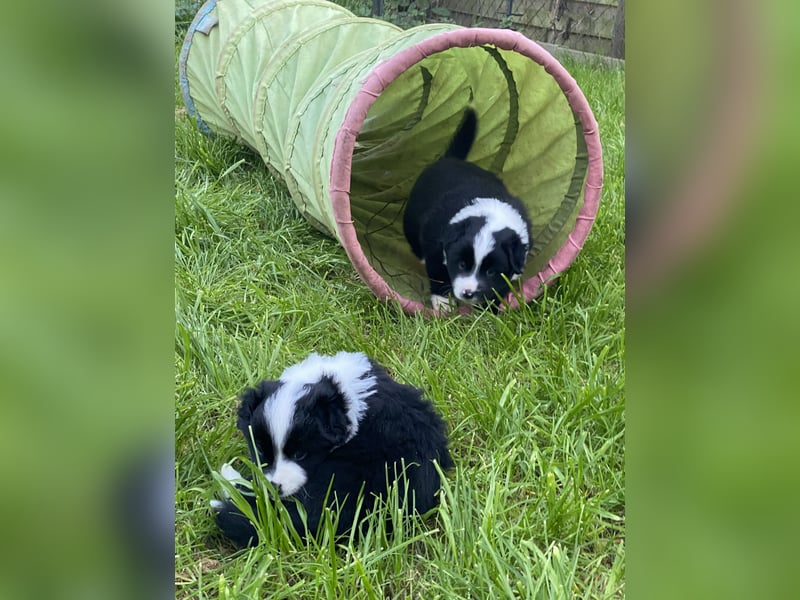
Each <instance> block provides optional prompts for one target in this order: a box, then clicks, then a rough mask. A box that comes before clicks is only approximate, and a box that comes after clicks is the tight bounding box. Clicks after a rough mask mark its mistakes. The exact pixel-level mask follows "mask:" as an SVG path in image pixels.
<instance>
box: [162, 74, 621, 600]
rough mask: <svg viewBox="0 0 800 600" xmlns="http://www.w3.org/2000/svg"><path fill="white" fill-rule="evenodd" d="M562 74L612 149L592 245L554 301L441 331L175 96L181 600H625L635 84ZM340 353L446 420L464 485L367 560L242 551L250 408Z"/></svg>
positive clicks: (360, 546) (349, 547)
mask: <svg viewBox="0 0 800 600" xmlns="http://www.w3.org/2000/svg"><path fill="white" fill-rule="evenodd" d="M565 66H566V67H567V68H568V70H569V71H570V72H571V73H572V74H573V76H574V77H575V78H576V80H577V81H578V83H579V85H580V86H581V88H582V89H583V91H584V93H585V94H586V96H587V98H588V100H589V103H590V105H591V106H592V109H593V111H594V112H595V116H596V117H597V120H598V122H599V125H600V133H601V139H602V143H603V150H604V165H605V180H604V181H605V183H604V189H603V194H602V200H601V208H600V212H599V214H598V217H597V221H596V223H595V226H594V228H593V230H592V232H591V234H590V236H589V239H588V240H587V242H586V245H585V247H584V249H583V251H582V252H581V253H580V255H579V256H578V258H577V259H576V261H575V263H574V264H573V265H572V266H571V267H570V269H569V270H568V271H567V272H566V273H565V274H564V275H562V276H561V278H560V279H559V280H558V282H557V283H556V284H555V285H554V286H552V287H551V288H550V289H549V290H548V291H547V292H546V293H545V294H544V295H543V296H542V297H540V298H539V299H537V300H535V301H533V302H531V303H529V304H528V305H526V306H524V307H522V308H520V309H518V310H514V311H510V312H508V313H504V314H499V315H495V314H491V313H483V314H479V315H476V316H470V317H454V318H446V319H425V318H423V317H419V316H407V315H405V314H403V313H402V312H400V311H399V309H397V307H395V306H392V305H385V304H382V303H381V302H379V301H377V300H376V298H375V297H374V296H373V295H372V293H371V292H370V291H369V289H368V288H367V287H366V286H365V285H364V284H362V283H361V282H360V280H359V279H358V277H357V275H356V273H355V271H354V269H353V268H352V266H351V265H350V263H349V261H348V259H347V257H346V255H345V253H344V250H343V249H342V248H341V247H340V246H339V245H338V244H337V243H336V242H335V241H334V240H332V239H330V238H327V237H324V236H323V235H322V234H320V233H319V232H317V231H316V230H315V229H314V228H313V227H311V226H310V225H309V224H308V223H307V222H306V221H305V220H304V219H303V218H302V217H301V216H300V213H299V212H298V211H297V210H296V208H295V207H294V205H293V203H292V201H291V199H290V197H289V195H288V193H287V191H286V189H285V187H284V186H283V184H282V183H281V182H280V181H278V180H275V179H273V177H271V176H270V174H269V173H268V172H267V170H266V168H265V167H264V165H263V163H262V162H261V160H260V159H259V157H258V156H257V155H256V154H254V153H253V152H251V151H250V150H248V149H246V148H243V147H241V146H239V145H237V144H235V143H233V142H231V141H229V140H224V139H214V138H209V137H206V136H204V135H203V134H201V133H200V132H198V131H197V129H196V127H195V125H194V123H193V122H192V120H191V119H189V118H188V116H187V114H186V111H185V109H184V108H183V105H182V103H181V102H180V99H179V97H178V95H177V94H176V113H175V145H176V148H175V160H176V165H175V168H176V173H175V177H176V197H175V318H176V328H175V336H176V337H175V377H176V399H175V444H176V447H175V453H176V481H177V487H176V499H175V501H176V531H175V553H176V566H175V568H176V588H177V597H179V598H218V597H219V598H303V599H313V598H328V599H331V600H334V599H335V600H340V599H348V600H349V599H356V598H419V599H425V600H431V599H434V598H479V599H484V598H494V597H508V598H567V597H570V598H571V597H574V598H616V597H623V596H624V588H625V584H624V575H625V477H624V432H625V400H624V381H625V370H624V368H625V367H624V348H625V346H624V339H625V336H624V270H623V264H624V216H623V215H624V185H623V181H624V169H623V164H624V104H625V103H624V80H625V77H624V71H622V70H620V69H613V68H608V67H600V66H596V65H595V66H592V65H587V64H577V63H572V62H567V63H565ZM339 350H350V351H363V352H365V353H367V354H368V355H369V356H370V357H372V358H373V359H375V360H376V361H378V362H380V363H382V364H383V365H385V366H386V367H387V368H388V369H389V370H390V372H391V373H392V375H393V376H394V377H395V378H396V379H398V380H399V381H402V382H404V383H409V384H413V385H415V386H418V387H420V388H422V389H424V390H425V392H426V395H427V396H428V397H429V398H430V399H431V400H432V401H433V403H434V405H435V406H436V407H437V409H438V410H439V411H440V412H441V413H442V414H443V416H444V417H445V420H446V421H447V423H448V425H449V434H450V440H451V450H452V455H453V459H454V461H455V464H456V468H455V469H454V470H453V471H452V472H451V473H449V475H448V476H447V479H446V484H445V486H444V489H443V491H442V496H441V499H442V506H441V507H440V509H439V510H438V511H437V512H435V513H434V514H433V515H432V516H430V518H429V519H427V520H424V521H423V520H421V519H414V520H408V521H403V522H402V526H401V527H400V528H399V531H398V532H397V533H396V535H394V536H389V537H387V536H386V535H384V534H383V532H382V529H381V525H380V521H379V520H375V521H374V522H373V523H372V527H371V528H370V535H367V536H366V537H365V538H364V539H362V540H352V539H343V540H333V539H331V538H330V537H329V536H328V537H323V539H321V540H319V541H311V542H309V543H301V542H299V541H298V540H296V539H295V538H294V537H293V536H292V535H289V534H288V533H286V532H285V531H284V530H283V529H281V528H280V527H277V526H275V527H272V529H271V530H270V531H271V533H270V536H269V537H268V539H266V540H265V543H263V544H262V545H260V546H258V547H256V548H253V549H250V550H247V551H241V552H236V551H234V549H233V548H232V547H231V546H230V545H229V544H227V543H226V542H225V541H224V540H223V539H222V538H221V537H220V536H219V534H218V533H217V531H216V530H215V525H214V522H213V519H212V515H211V512H210V510H209V508H208V502H209V500H210V499H211V498H213V497H215V496H216V495H218V494H219V488H218V486H217V484H215V482H214V479H213V477H212V470H214V469H218V468H219V467H220V466H221V464H222V463H223V462H225V461H228V460H230V459H232V458H234V457H237V456H239V457H244V456H246V446H245V444H244V440H243V439H242V438H241V436H240V434H239V433H238V431H237V430H236V429H235V412H236V406H237V395H238V394H239V393H240V392H241V391H242V389H243V388H244V387H246V386H248V385H251V384H254V383H256V382H257V381H258V380H259V379H263V378H276V377H277V376H278V375H279V374H280V373H281V371H283V369H284V368H285V367H286V366H288V365H290V364H293V363H295V362H297V361H299V360H301V359H303V358H304V357H305V356H307V355H308V353H310V352H312V351H317V352H321V353H333V352H336V351H339ZM387 510H391V508H390V509H387ZM276 524H277V522H276Z"/></svg>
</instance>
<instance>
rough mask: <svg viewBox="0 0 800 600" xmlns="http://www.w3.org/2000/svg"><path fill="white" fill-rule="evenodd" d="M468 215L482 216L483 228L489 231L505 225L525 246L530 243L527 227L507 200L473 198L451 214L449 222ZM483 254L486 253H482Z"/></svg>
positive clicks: (459, 219) (465, 217)
mask: <svg viewBox="0 0 800 600" xmlns="http://www.w3.org/2000/svg"><path fill="white" fill-rule="evenodd" d="M470 217H484V218H485V219H486V224H485V225H484V226H483V229H487V228H488V231H489V233H495V232H498V231H500V230H501V229H505V228H506V227H507V228H509V229H511V230H512V231H514V232H515V233H516V234H517V235H518V236H519V238H520V239H521V240H522V243H523V244H524V245H525V246H526V247H527V246H529V245H530V239H529V237H528V228H527V227H526V225H525V221H524V220H523V218H522V215H520V214H519V212H517V210H516V209H515V208H514V207H513V206H511V205H510V204H508V203H507V202H503V201H502V200H499V199H497V198H475V199H473V200H472V202H471V203H470V204H468V205H467V206H465V207H464V208H462V209H461V210H460V211H458V212H457V213H456V214H455V215H453V217H452V218H451V219H450V224H451V225H452V224H454V223H458V222H459V221H463V220H464V219H469V218H470ZM476 253H477V251H476ZM483 256H486V255H485V254H484V255H483ZM475 263H476V264H480V261H479V260H477V258H476V260H475Z"/></svg>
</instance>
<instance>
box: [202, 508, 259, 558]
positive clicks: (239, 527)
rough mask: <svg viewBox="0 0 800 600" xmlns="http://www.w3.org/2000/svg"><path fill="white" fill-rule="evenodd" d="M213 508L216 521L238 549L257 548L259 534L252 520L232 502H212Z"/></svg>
mask: <svg viewBox="0 0 800 600" xmlns="http://www.w3.org/2000/svg"><path fill="white" fill-rule="evenodd" d="M211 508H212V509H213V511H214V521H216V523H217V526H218V527H219V528H220V531H222V533H223V534H224V535H225V537H226V538H228V539H229V540H231V541H232V542H233V543H234V544H236V546H237V547H238V548H246V547H247V546H255V545H256V544H257V543H258V533H257V532H256V528H255V527H253V524H252V523H251V522H250V520H249V519H248V518H247V517H246V516H245V515H244V514H243V513H242V512H241V511H240V510H239V509H238V508H236V506H235V505H234V504H233V502H231V501H230V500H225V501H224V502H223V501H220V500H212V501H211Z"/></svg>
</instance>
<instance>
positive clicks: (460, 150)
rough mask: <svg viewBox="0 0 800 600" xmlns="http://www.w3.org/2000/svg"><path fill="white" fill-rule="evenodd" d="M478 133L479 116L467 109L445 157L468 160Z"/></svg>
mask: <svg viewBox="0 0 800 600" xmlns="http://www.w3.org/2000/svg"><path fill="white" fill-rule="evenodd" d="M477 131H478V116H477V115H476V114H475V111H474V110H473V109H471V108H468V109H467V112H465V113H464V119H463V120H462V121H461V125H459V126H458V131H456V134H455V135H454V136H453V141H452V142H450V146H449V147H448V148H447V152H446V153H445V156H450V157H452V158H457V159H459V160H466V158H467V154H469V151H470V148H472V143H473V142H474V141H475V134H476V133H477Z"/></svg>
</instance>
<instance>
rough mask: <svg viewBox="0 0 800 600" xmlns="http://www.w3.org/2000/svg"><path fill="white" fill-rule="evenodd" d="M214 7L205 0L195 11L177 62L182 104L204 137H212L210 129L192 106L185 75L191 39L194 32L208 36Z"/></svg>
mask: <svg viewBox="0 0 800 600" xmlns="http://www.w3.org/2000/svg"><path fill="white" fill-rule="evenodd" d="M216 6H217V0H207V1H206V3H205V4H203V6H201V7H200V10H198V11H197V14H196V15H195V16H194V19H193V20H192V24H191V25H189V30H188V31H187V32H186V37H185V38H184V40H183V46H181V54H180V59H179V61H178V79H179V81H180V86H181V96H183V103H184V104H185V105H186V110H187V111H189V114H190V115H191V116H192V117H194V120H195V122H196V123H197V128H198V129H199V130H200V131H202V132H203V133H205V134H206V135H213V133H212V131H211V128H210V127H209V126H208V125H206V124H205V122H204V121H203V119H202V118H201V117H200V115H199V114H198V112H197V109H196V108H195V106H194V100H192V96H191V93H190V91H189V77H188V75H187V74H186V61H187V60H188V59H189V49H190V48H191V46H192V39H193V38H194V34H195V32H196V31H201V32H203V33H206V34H208V31H209V29H210V28H209V22H208V21H207V20H206V19H207V17H208V16H209V15H210V14H211V11H212V10H214V8H215V7H216Z"/></svg>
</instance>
